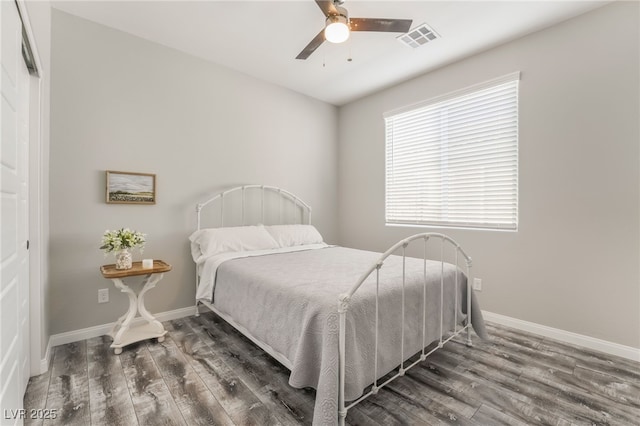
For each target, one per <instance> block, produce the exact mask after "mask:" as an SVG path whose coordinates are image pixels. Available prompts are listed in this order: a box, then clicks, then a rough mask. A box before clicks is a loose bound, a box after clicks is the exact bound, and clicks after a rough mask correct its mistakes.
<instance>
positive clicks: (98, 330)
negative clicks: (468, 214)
mask: <svg viewBox="0 0 640 426" xmlns="http://www.w3.org/2000/svg"><path fill="white" fill-rule="evenodd" d="M194 313H195V307H194V306H189V307H186V308H181V309H175V310H173V311H167V312H161V313H158V314H154V315H153V316H154V317H155V318H156V319H157V320H158V321H160V322H162V321H171V320H174V319H179V318H184V317H188V316H191V315H193V314H194ZM143 321H144V319H143V318H141V317H138V318H136V319H134V320H133V324H139V323H141V322H143ZM114 324H115V322H112V323H109V324H103V325H96V326H94V327H88V328H83V329H81V330H75V331H67V332H65V333H60V334H54V335H53V336H51V338H50V339H49V346H50V347H54V346H60V345H66V344H67V343H72V342H79V341H80V340H85V339H91V338H94V337H98V336H103V335H105V334H107V333H109V331H111V328H112V327H113V325H114ZM48 350H49V347H47V352H48ZM44 362H45V360H42V363H44ZM46 365H47V367H48V366H49V364H48V363H47V364H46ZM45 371H47V370H45Z"/></svg>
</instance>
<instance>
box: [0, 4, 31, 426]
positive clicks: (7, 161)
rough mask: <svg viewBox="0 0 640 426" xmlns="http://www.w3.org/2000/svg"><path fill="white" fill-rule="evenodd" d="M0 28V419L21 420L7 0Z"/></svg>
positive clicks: (18, 160)
mask: <svg viewBox="0 0 640 426" xmlns="http://www.w3.org/2000/svg"><path fill="white" fill-rule="evenodd" d="M0 30H1V36H0V63H1V67H0V68H1V73H2V74H1V77H0V95H1V96H0V414H2V422H3V424H14V422H15V424H21V423H22V420H21V419H20V418H19V417H20V416H14V415H11V414H12V410H13V413H15V412H16V411H15V410H18V409H21V408H22V400H23V396H24V391H25V389H26V385H27V382H28V380H29V272H28V271H29V261H28V259H29V256H28V254H27V249H28V248H27V239H28V223H29V222H28V215H29V211H28V201H27V200H28V197H27V195H28V186H27V185H28V182H27V176H28V169H27V168H28V140H29V130H28V129H29V127H28V117H29V115H28V108H29V74H28V71H27V69H26V66H25V64H24V60H23V59H22V52H21V47H22V24H21V21H20V16H19V14H18V10H17V8H16V5H15V3H14V2H12V1H11V2H9V1H2V2H0ZM5 417H10V418H9V419H8V418H5ZM13 417H16V418H13Z"/></svg>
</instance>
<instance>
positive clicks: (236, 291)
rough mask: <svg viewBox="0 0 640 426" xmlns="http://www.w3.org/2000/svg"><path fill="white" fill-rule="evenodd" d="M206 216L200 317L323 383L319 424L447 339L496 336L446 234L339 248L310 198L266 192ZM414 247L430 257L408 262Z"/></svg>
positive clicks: (304, 378)
mask: <svg viewBox="0 0 640 426" xmlns="http://www.w3.org/2000/svg"><path fill="white" fill-rule="evenodd" d="M196 211H197V229H196V230H195V231H194V233H193V234H192V235H191V237H190V242H191V249H192V255H193V258H194V261H195V262H196V265H197V291H196V312H198V305H199V304H202V305H204V306H206V307H207V308H209V309H210V310H212V311H213V312H215V313H216V314H218V315H219V316H220V317H222V318H223V319H224V320H225V321H227V322H229V323H230V324H231V325H232V326H233V327H235V328H236V329H238V330H239V331H240V332H241V333H243V334H244V335H245V336H247V337H248V338H249V339H251V340H252V341H253V342H254V343H256V344H257V345H258V346H260V347H261V348H262V349H264V350H265V351H266V352H267V353H269V354H270V355H271V356H272V357H274V358H275V359H276V360H278V361H279V362H280V363H282V364H283V365H284V366H285V367H287V368H288V369H289V370H290V371H291V375H290V378H289V383H290V384H291V386H293V387H296V388H302V387H313V388H315V389H316V402H315V407H314V416H313V424H314V425H334V424H336V423H339V424H341V425H343V424H344V421H345V418H346V415H347V412H348V410H349V409H350V408H351V407H353V406H354V405H355V404H357V403H359V402H360V401H362V400H363V399H365V398H367V397H368V396H370V395H373V394H376V393H377V392H378V391H379V389H380V388H381V387H383V386H385V385H386V384H387V383H389V382H390V381H392V380H394V379H395V378H397V377H400V376H403V375H404V373H405V372H406V371H407V370H408V369H409V368H411V367H413V366H414V365H416V364H417V363H419V362H421V361H424V359H425V358H426V357H427V356H428V355H429V354H430V353H431V352H433V351H435V350H437V349H438V348H441V347H442V346H443V345H444V344H445V343H446V342H447V341H449V340H451V339H452V338H454V337H455V336H457V335H459V334H461V333H466V342H467V344H468V345H471V329H472V327H473V328H474V329H475V331H476V333H477V334H479V335H480V336H481V337H484V336H485V333H486V332H485V330H484V324H483V320H482V316H481V314H480V309H478V308H477V306H476V305H477V302H476V300H475V297H474V295H473V292H472V291H471V286H470V284H469V282H468V277H470V269H471V258H470V257H469V256H468V255H467V254H466V253H465V252H464V250H463V249H462V248H461V247H460V246H459V245H458V244H457V243H456V242H455V241H454V240H452V239H451V238H450V237H448V236H446V235H443V234H438V233H423V234H416V235H413V236H411V237H409V238H406V239H404V240H402V241H400V242H398V243H397V244H395V245H394V246H392V247H391V248H390V249H389V250H387V251H386V252H385V253H375V252H369V251H364V250H356V249H350V248H345V247H338V246H331V245H328V244H326V243H325V242H324V241H323V239H322V236H321V235H320V234H319V233H318V231H317V230H316V229H315V228H314V227H313V226H312V225H311V208H310V207H309V206H308V205H307V204H306V203H305V202H304V201H302V200H301V199H300V198H298V197H297V196H295V195H293V194H292V193H290V192H288V191H285V190H283V189H280V188H276V187H271V186H265V185H245V186H241V187H236V188H232V189H229V190H227V191H224V192H221V193H218V194H215V195H213V196H212V197H210V198H208V199H207V200H205V201H204V202H202V203H198V204H197V206H196ZM205 212H210V213H211V214H207V215H206V218H207V219H208V220H212V219H211V216H217V217H218V219H217V224H216V225H217V226H212V227H209V226H207V225H205V224H204V218H205ZM230 218H238V219H240V220H239V222H240V223H235V224H234V225H235V226H229V219H230ZM214 221H216V220H214ZM225 221H226V223H225ZM434 243H435V246H436V247H435V251H436V253H437V252H439V256H438V259H437V260H429V259H428V258H427V257H428V256H427V254H428V253H429V249H428V245H429V244H434ZM414 245H417V246H419V248H420V250H421V251H422V255H421V257H422V258H415V257H410V256H409V255H408V253H407V251H408V250H410V246H414ZM431 251H433V249H432V250H431ZM447 255H449V257H451V261H450V262H446V261H445V257H447ZM461 263H462V264H463V267H459V265H460V264H461ZM467 313H470V315H468V314H467ZM433 342H436V345H435V348H433V349H431V350H430V351H427V350H426V348H427V347H430V346H429V345H431V346H433V345H432V343H433ZM416 354H419V356H417V358H416V356H415V355H416ZM412 356H413V358H412V362H411V363H409V362H407V360H408V359H409V358H410V357H412ZM414 359H415V360H414ZM394 371H395V373H393V372H394ZM382 377H385V381H384V382H381V381H380V379H381V378H382Z"/></svg>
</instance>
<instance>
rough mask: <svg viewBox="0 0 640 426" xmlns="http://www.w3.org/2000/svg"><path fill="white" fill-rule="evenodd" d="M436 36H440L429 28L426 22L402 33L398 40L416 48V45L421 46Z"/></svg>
mask: <svg viewBox="0 0 640 426" xmlns="http://www.w3.org/2000/svg"><path fill="white" fill-rule="evenodd" d="M437 38H440V36H439V35H438V34H437V33H436V32H435V31H433V30H432V29H431V28H429V27H428V26H427V24H422V25H419V26H417V27H415V28H414V29H412V30H411V31H409V32H408V33H406V34H402V35H401V36H399V37H398V40H399V41H400V42H401V43H403V44H406V45H407V46H409V47H413V48H414V49H417V48H418V47H420V46H423V45H425V44H427V43H429V42H431V41H433V40H435V39H437Z"/></svg>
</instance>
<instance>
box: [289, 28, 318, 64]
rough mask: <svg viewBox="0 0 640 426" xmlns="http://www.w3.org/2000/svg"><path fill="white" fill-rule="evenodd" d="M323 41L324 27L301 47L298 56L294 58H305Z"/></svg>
mask: <svg viewBox="0 0 640 426" xmlns="http://www.w3.org/2000/svg"><path fill="white" fill-rule="evenodd" d="M323 42H324V28H323V29H322V31H320V32H319V33H318V35H317V36H315V37H314V38H313V40H311V42H310V43H309V44H307V47H305V48H304V49H302V52H300V53H299V54H298V56H296V59H307V58H308V57H309V55H311V54H312V53H313V52H315V51H316V49H317V48H318V47H320V45H321V44H322V43H323Z"/></svg>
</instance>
